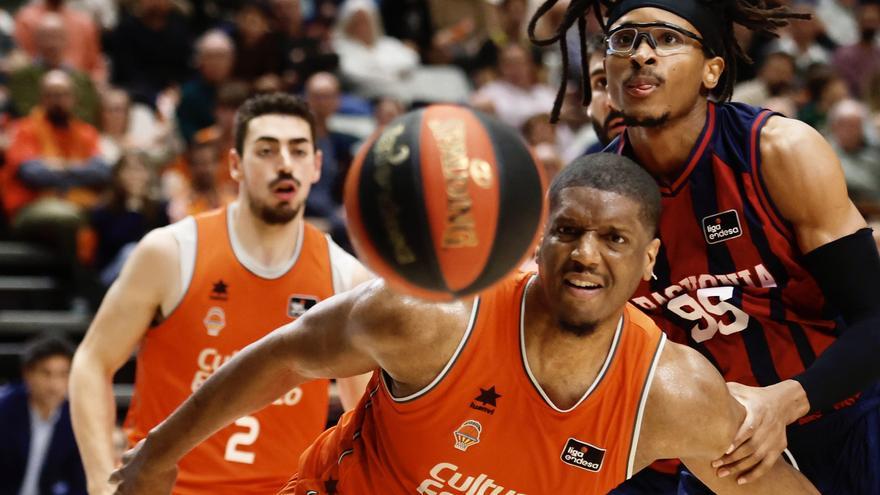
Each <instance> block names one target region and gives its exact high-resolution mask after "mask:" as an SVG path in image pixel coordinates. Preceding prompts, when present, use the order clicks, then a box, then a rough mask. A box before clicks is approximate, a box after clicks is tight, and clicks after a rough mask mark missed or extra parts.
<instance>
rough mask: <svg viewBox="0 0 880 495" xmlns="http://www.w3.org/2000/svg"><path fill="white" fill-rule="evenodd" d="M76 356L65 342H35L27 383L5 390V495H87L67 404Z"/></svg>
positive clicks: (1, 426)
mask: <svg viewBox="0 0 880 495" xmlns="http://www.w3.org/2000/svg"><path fill="white" fill-rule="evenodd" d="M72 358H73V348H72V347H71V346H70V344H68V343H67V342H65V341H64V340H61V339H59V338H57V337H41V338H38V339H36V340H32V341H31V342H29V343H28V346H27V348H26V349H25V351H24V354H23V355H22V357H21V372H22V378H23V383H22V384H15V385H10V386H7V387H5V388H3V389H0V438H2V439H3V441H2V442H0V480H2V483H0V495H38V494H52V495H74V494H82V495H85V494H86V479H85V473H84V472H83V467H82V461H81V460H80V457H79V451H78V450H77V448H76V440H75V439H74V437H73V428H72V426H71V423H70V409H69V406H68V403H67V382H68V376H69V374H70V361H71V359H72Z"/></svg>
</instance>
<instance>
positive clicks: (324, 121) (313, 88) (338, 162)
mask: <svg viewBox="0 0 880 495" xmlns="http://www.w3.org/2000/svg"><path fill="white" fill-rule="evenodd" d="M305 96H306V102H307V103H308V105H309V108H310V109H311V111H312V114H314V116H315V144H316V146H317V147H318V150H319V151H320V152H321V155H322V158H321V179H320V180H319V181H318V182H317V183H316V184H313V185H312V189H311V192H310V193H309V197H308V199H307V200H306V215H307V216H309V217H317V218H320V219H322V220H324V222H326V225H325V226H324V227H325V229H326V231H327V232H329V233H330V234H331V235H333V238H334V240H335V241H336V243H337V244H339V245H340V246H342V247H344V248H346V247H348V240H347V236H346V235H345V224H344V222H343V220H342V216H341V206H342V186H343V183H344V181H345V174H346V173H347V172H348V168H349V166H350V165H351V160H352V158H353V154H354V148H355V146H356V145H357V143H358V141H359V140H358V138H356V137H355V136H351V135H348V134H344V133H341V132H336V131H333V130H331V129H330V127H329V125H328V122H329V120H330V117H332V116H333V115H334V114H335V113H336V112H337V110H339V101H340V93H339V80H338V79H336V76H334V75H333V74H330V73H329V72H319V73H317V74H315V75H313V76H312V77H310V78H309V80H308V81H307V82H306V94H305Z"/></svg>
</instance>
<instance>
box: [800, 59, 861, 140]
mask: <svg viewBox="0 0 880 495" xmlns="http://www.w3.org/2000/svg"><path fill="white" fill-rule="evenodd" d="M804 89H806V96H807V101H806V103H804V104H803V105H802V106H801V108H800V109H799V110H798V114H797V118H798V120H801V121H803V122H806V123H807V124H809V125H811V126H813V127H814V128H816V129H820V130H821V129H824V128H825V119H826V118H827V116H828V111H829V110H830V109H831V107H833V106H834V104H835V103H837V102H839V101H842V100H845V99H846V98H849V97H850V94H849V88H848V87H847V85H846V81H844V80H843V78H841V77H840V76H838V75H837V73H836V72H834V70H833V69H832V68H831V67H829V66H827V65H815V66H813V67H811V68H810V70H809V71H807V75H806V78H805V81H804Z"/></svg>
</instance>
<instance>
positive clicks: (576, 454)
mask: <svg viewBox="0 0 880 495" xmlns="http://www.w3.org/2000/svg"><path fill="white" fill-rule="evenodd" d="M560 459H562V462H564V463H566V464H568V465H570V466H574V467H579V468H581V469H586V470H587V471H592V472H594V473H598V472H599V470H600V469H602V461H603V460H605V449H600V448H599V447H596V446H595V445H590V444H588V443H586V442H581V441H580V440H577V439H574V438H569V439H568V442H567V443H566V444H565V448H564V449H562V455H561V456H560Z"/></svg>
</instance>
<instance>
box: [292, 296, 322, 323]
mask: <svg viewBox="0 0 880 495" xmlns="http://www.w3.org/2000/svg"><path fill="white" fill-rule="evenodd" d="M315 304H318V298H317V297H315V296H302V295H299V294H294V295H292V296H290V299H288V300H287V316H289V317H291V318H299V317H300V316H302V315H304V314H306V311H308V310H309V308H311V307H312V306H314V305H315Z"/></svg>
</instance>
